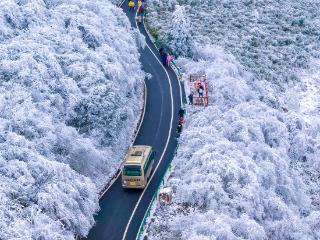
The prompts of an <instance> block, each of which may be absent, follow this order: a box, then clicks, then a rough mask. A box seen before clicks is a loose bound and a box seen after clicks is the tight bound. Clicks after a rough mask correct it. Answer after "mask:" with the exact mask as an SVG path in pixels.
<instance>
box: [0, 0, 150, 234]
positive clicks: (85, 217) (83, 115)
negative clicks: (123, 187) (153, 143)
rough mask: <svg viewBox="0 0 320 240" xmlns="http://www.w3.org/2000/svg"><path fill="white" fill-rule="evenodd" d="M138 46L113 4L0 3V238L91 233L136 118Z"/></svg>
mask: <svg viewBox="0 0 320 240" xmlns="http://www.w3.org/2000/svg"><path fill="white" fill-rule="evenodd" d="M142 44H143V39H141V37H140V35H139V34H138V33H137V32H136V31H134V30H132V29H131V27H130V23H129V21H128V19H127V18H126V16H125V14H124V13H123V11H122V10H121V9H119V8H117V7H116V6H114V5H112V4H111V3H110V2H108V1H102V0H90V1H89V0H2V1H1V2H0V49H1V56H0V78H1V81H0V109H1V110H0V119H1V121H0V129H1V131H0V182H1V183H0V196H1V200H0V239H6V240H7V239H55V240H56V239H73V238H74V236H75V234H78V235H80V236H85V235H86V234H87V233H88V232H89V229H90V228H91V227H92V225H93V224H94V219H93V214H94V213H95V212H96V211H97V210H98V208H99V206H98V194H97V193H98V191H99V190H100V189H101V188H102V187H103V186H104V185H105V184H106V183H107V181H108V180H109V179H110V177H111V176H112V175H113V174H114V173H115V172H116V170H117V169H118V168H119V166H120V164H121V161H122V159H123V156H124V154H125V152H126V151H127V148H128V146H129V145H130V142H131V138H132V135H133V132H134V129H135V127H136V123H137V121H138V117H139V116H140V111H141V107H142V100H143V79H144V73H143V72H142V70H141V66H140V63H139V54H138V47H139V46H141V45H142Z"/></svg>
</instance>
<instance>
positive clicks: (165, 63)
mask: <svg viewBox="0 0 320 240" xmlns="http://www.w3.org/2000/svg"><path fill="white" fill-rule="evenodd" d="M161 60H162V64H163V65H164V66H166V65H167V53H166V52H163V54H162V56H161Z"/></svg>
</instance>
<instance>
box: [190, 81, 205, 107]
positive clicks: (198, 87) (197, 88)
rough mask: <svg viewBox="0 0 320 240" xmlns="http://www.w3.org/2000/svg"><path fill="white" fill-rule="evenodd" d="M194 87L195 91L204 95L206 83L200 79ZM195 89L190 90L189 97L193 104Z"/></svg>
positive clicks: (201, 95)
mask: <svg viewBox="0 0 320 240" xmlns="http://www.w3.org/2000/svg"><path fill="white" fill-rule="evenodd" d="M193 84H194V89H195V92H197V93H198V95H199V97H203V93H204V84H202V83H201V82H200V81H198V80H197V81H195V82H194V83H193ZM193 94H194V93H193V91H191V92H190V94H189V96H188V99H189V104H191V105H193Z"/></svg>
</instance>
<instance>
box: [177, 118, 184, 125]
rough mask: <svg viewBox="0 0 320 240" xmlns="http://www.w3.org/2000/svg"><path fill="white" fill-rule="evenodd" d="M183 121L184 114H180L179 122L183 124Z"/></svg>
mask: <svg viewBox="0 0 320 240" xmlns="http://www.w3.org/2000/svg"><path fill="white" fill-rule="evenodd" d="M183 121H184V119H183V116H180V117H179V119H178V124H179V125H182V124H183Z"/></svg>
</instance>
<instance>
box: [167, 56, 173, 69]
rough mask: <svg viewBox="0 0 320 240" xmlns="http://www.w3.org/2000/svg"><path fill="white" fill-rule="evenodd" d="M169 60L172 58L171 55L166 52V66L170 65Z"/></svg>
mask: <svg viewBox="0 0 320 240" xmlns="http://www.w3.org/2000/svg"><path fill="white" fill-rule="evenodd" d="M171 60H172V57H171V55H170V54H169V53H168V55H167V66H168V67H169V66H170V63H171Z"/></svg>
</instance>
